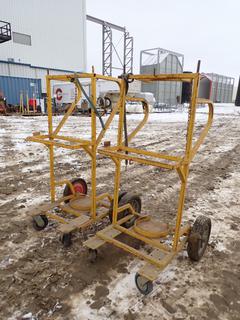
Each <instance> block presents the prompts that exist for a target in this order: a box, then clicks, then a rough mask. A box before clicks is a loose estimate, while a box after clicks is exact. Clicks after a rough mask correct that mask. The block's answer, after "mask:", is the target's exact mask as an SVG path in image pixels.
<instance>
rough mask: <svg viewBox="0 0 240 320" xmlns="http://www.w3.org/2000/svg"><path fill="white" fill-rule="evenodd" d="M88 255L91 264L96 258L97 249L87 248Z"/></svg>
mask: <svg viewBox="0 0 240 320" xmlns="http://www.w3.org/2000/svg"><path fill="white" fill-rule="evenodd" d="M88 254H89V261H90V262H91V263H94V262H96V260H97V256H98V252H97V249H91V248H89V249H88Z"/></svg>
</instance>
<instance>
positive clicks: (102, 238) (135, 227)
mask: <svg viewBox="0 0 240 320" xmlns="http://www.w3.org/2000/svg"><path fill="white" fill-rule="evenodd" d="M126 78H127V79H126ZM199 79H200V74H199V72H198V71H197V73H192V74H186V73H183V74H156V75H128V76H123V80H122V87H121V97H120V103H121V105H120V115H119V124H118V140H117V145H116V146H110V147H105V148H99V150H98V152H99V153H100V154H102V155H104V156H106V157H109V158H111V159H112V160H113V161H114V164H115V167H116V171H115V186H114V201H113V207H112V208H111V211H110V214H111V215H112V224H111V225H110V226H108V227H106V228H104V229H103V230H101V231H98V232H97V233H96V235H95V236H94V237H92V238H89V239H88V240H87V241H86V242H85V243H84V245H85V246H87V247H88V248H91V249H92V250H97V249H98V248H99V247H100V246H102V245H103V244H104V243H106V242H107V243H111V244H112V245H115V246H116V247H119V248H122V249H123V250H125V251H127V252H129V253H131V254H133V255H136V256H137V257H139V258H140V259H142V260H144V261H145V265H143V267H142V268H141V269H140V270H139V271H138V272H137V273H136V275H135V283H136V286H137V288H138V289H139V291H140V292H141V293H143V294H148V293H150V292H151V291H152V289H153V281H154V280H156V279H157V277H158V275H159V272H160V271H161V270H163V269H164V268H165V267H166V266H167V265H168V264H169V263H170V262H171V260H172V259H173V258H174V257H175V256H176V255H177V253H178V252H179V251H181V250H182V249H183V248H184V246H185V244H186V243H187V252H188V255H189V257H190V258H191V259H193V260H196V261H197V260H199V259H200V258H201V257H202V255H203V253H204V251H205V249H206V246H207V244H208V240H209V236H210V232H211V220H210V219H209V218H207V217H205V216H199V217H198V218H197V219H196V221H195V222H194V224H193V226H191V225H190V224H186V225H182V214H183V207H184V199H185V192H186V186H187V179H188V174H189V165H190V162H191V161H192V159H193V158H194V156H195V154H196V152H197V150H198V149H199V147H200V145H201V143H202V142H203V140H204V138H205V136H206V135H207V133H208V130H209V128H210V127H211V124H212V119H213V104H212V102H211V101H209V100H204V99H198V98H197V95H198V85H199ZM129 80H130V81H133V80H140V81H146V82H151V81H180V82H190V84H191V85H192V97H191V102H190V105H189V114H188V125H187V135H186V147H185V152H184V155H183V156H174V155H166V154H162V153H158V152H152V151H146V150H141V149H137V148H131V147H129V146H128V147H126V146H125V145H124V142H123V122H124V104H125V99H126V85H127V82H128V81H129ZM200 103H201V104H207V105H208V107H209V113H208V120H207V123H206V125H205V127H204V129H203V130H202V132H201V134H200V136H199V137H198V139H197V141H196V142H195V143H194V144H193V133H194V122H195V114H196V106H197V104H200ZM122 160H128V161H132V162H137V163H140V164H143V165H150V166H153V167H157V168H164V169H168V170H175V171H176V173H177V174H178V176H179V179H180V183H181V187H180V192H179V200H178V208H177V213H176V221H175V224H174V225H169V224H167V223H164V222H162V221H159V220H157V219H155V218H153V217H151V216H150V215H142V214H141V215H140V210H141V199H140V197H139V196H137V195H135V194H130V193H125V194H123V195H122V194H119V186H120V175H121V162H122ZM120 234H126V235H128V236H130V237H132V238H135V239H138V240H140V241H142V242H143V243H145V244H148V246H150V247H151V249H152V250H151V253H149V254H147V253H144V252H143V251H140V250H137V249H135V248H134V247H132V246H131V245H129V244H126V243H124V242H122V241H121V240H120V239H121V238H120V239H119V238H118V236H119V235H120ZM169 238H170V239H172V243H171V245H169ZM166 240H168V241H166Z"/></svg>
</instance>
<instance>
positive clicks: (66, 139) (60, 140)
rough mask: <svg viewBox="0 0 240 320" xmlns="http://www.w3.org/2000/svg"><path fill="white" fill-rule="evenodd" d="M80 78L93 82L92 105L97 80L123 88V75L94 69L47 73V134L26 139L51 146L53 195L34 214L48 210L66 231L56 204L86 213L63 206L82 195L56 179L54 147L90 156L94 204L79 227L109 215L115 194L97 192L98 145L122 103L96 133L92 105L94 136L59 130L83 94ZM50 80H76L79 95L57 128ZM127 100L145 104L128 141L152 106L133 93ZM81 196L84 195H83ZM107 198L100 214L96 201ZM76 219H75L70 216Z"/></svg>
mask: <svg viewBox="0 0 240 320" xmlns="http://www.w3.org/2000/svg"><path fill="white" fill-rule="evenodd" d="M78 79H84V80H87V79H88V80H90V82H91V100H92V103H93V105H95V106H96V102H97V89H96V88H97V86H96V83H97V80H99V79H100V80H105V81H111V82H114V83H116V84H117V85H118V86H119V90H120V92H121V91H122V90H121V86H122V82H121V80H120V79H117V78H114V77H109V76H103V75H99V74H95V73H75V74H68V75H47V76H46V83H47V111H48V134H45V135H43V134H41V133H39V132H37V133H34V134H33V136H31V137H28V138H27V139H26V140H27V141H31V142H38V143H41V144H43V145H45V146H46V147H48V150H49V172H50V197H51V203H50V204H46V205H44V206H41V205H40V206H39V207H38V208H34V209H33V210H32V211H33V215H34V216H37V215H41V214H45V215H46V216H47V217H48V218H51V219H52V220H56V221H58V222H59V223H60V224H62V226H60V228H59V230H60V231H61V232H62V233H64V232H65V230H69V226H67V227H66V225H68V223H69V220H66V219H64V218H63V217H61V216H59V215H57V214H53V213H51V210H52V209H53V208H56V207H59V208H60V209H61V210H62V211H63V212H64V213H67V214H70V215H75V216H76V217H83V218H85V217H86V211H85V210H83V211H82V212H81V210H79V211H78V212H76V211H74V210H72V209H71V208H64V210H63V205H64V202H65V201H66V200H67V201H69V200H70V201H71V200H73V199H76V198H79V195H78V194H76V192H75V191H74V188H73V185H72V183H71V181H70V180H68V179H64V180H60V181H56V179H55V166H54V160H55V153H54V150H55V148H64V149H68V150H82V151H84V152H85V153H86V154H87V155H88V156H89V157H90V161H91V189H92V190H91V191H92V192H91V196H90V198H91V205H90V208H89V211H90V215H89V216H90V218H89V219H88V220H86V219H83V220H81V224H80V225H79V224H78V227H77V229H80V228H86V227H88V226H89V225H91V224H93V223H94V222H96V221H99V220H101V219H102V218H104V217H106V215H107V214H108V210H109V207H110V205H111V202H112V200H113V198H112V196H111V195H110V194H109V193H103V194H100V195H97V185H96V178H97V176H96V168H97V148H98V146H99V144H100V143H101V141H102V139H103V137H104V135H105V133H106V131H107V130H108V128H109V126H110V124H111V123H112V120H113V118H114V116H115V115H116V114H117V113H118V112H119V103H117V104H116V105H115V106H114V107H113V109H112V111H111V113H110V115H109V116H108V118H107V120H106V121H105V123H104V127H103V128H102V130H101V131H100V132H99V133H98V135H97V127H96V120H97V116H96V113H95V111H94V110H93V109H91V138H90V139H88V140H86V139H81V138H79V137H72V136H64V135H61V134H60V131H61V130H62V128H63V127H64V125H65V123H66V122H67V120H68V119H69V117H70V116H71V115H72V113H73V112H74V109H75V107H76V106H77V104H78V102H79V100H80V99H81V97H82V87H81V86H80V85H79V83H78V81H77V80H78ZM51 81H53V82H54V81H62V82H71V83H74V84H75V86H76V90H77V95H76V99H75V101H74V102H72V104H71V106H70V107H69V109H68V110H67V112H66V113H65V115H64V116H63V118H62V119H61V121H60V122H59V123H58V124H57V125H56V127H55V128H53V112H52V93H51ZM126 100H127V101H138V102H141V103H142V106H143V113H144V117H143V119H142V121H141V122H140V123H139V124H138V125H137V126H136V128H135V129H134V130H133V131H132V132H131V133H130V134H129V141H131V139H133V138H134V137H135V135H136V134H137V132H138V131H139V130H140V129H141V128H142V127H143V126H144V124H145V123H146V122H147V119H148V115H149V106H148V103H147V101H146V100H144V99H142V98H132V97H126ZM63 185H68V186H69V188H70V190H71V192H72V194H71V195H69V196H63V197H61V198H59V199H56V187H59V186H63ZM80 196H82V195H80ZM102 200H107V201H108V205H107V206H105V208H106V210H104V212H101V213H100V214H97V203H98V202H100V201H102ZM71 221H73V220H71Z"/></svg>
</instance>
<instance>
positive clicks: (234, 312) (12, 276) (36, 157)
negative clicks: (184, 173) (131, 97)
mask: <svg viewBox="0 0 240 320" xmlns="http://www.w3.org/2000/svg"><path fill="white" fill-rule="evenodd" d="M214 109H215V116H214V122H213V126H212V128H211V130H210V132H209V134H208V136H207V138H206V140H205V142H204V144H203V146H202V147H201V148H200V150H199V152H198V154H197V156H196V158H195V159H194V161H193V164H192V166H191V171H190V176H189V184H188V193H187V198H186V204H185V213H184V219H186V220H190V221H194V219H195V218H196V217H197V216H198V215H199V214H205V215H207V216H208V217H210V218H211V219H212V235H211V238H210V244H209V246H208V248H207V251H206V253H205V255H204V257H203V259H202V260H201V261H200V262H199V263H192V262H191V261H190V260H189V259H188V257H187V254H186V252H185V251H184V252H182V253H181V254H179V256H178V258H177V259H175V260H174V261H173V263H171V265H169V266H168V267H167V268H166V269H165V270H164V271H163V272H162V273H160V275H159V279H158V280H157V281H156V283H155V284H154V290H153V292H152V293H151V294H150V295H149V296H147V297H143V296H142V295H141V294H140V293H139V292H138V291H137V289H136V287H135V284H134V275H135V273H136V272H137V270H138V268H139V267H140V266H141V265H142V262H141V261H140V260H138V259H137V258H135V257H132V256H131V255H128V254H126V253H124V252H122V251H121V250H120V249H117V248H115V247H112V246H110V245H106V246H105V247H103V248H102V249H101V250H100V252H99V259H98V261H97V262H96V263H95V264H91V263H89V261H88V255H87V252H86V250H85V249H84V248H83V247H82V242H83V240H84V235H83V234H82V233H77V234H76V235H75V238H74V241H73V245H72V247H71V248H69V249H64V248H63V247H62V245H61V243H60V242H59V240H58V235H57V233H56V224H55V223H52V222H51V223H50V224H49V226H48V227H47V228H46V229H45V230H44V231H42V232H39V233H37V232H36V231H35V230H33V229H32V227H31V219H30V212H29V208H30V207H32V206H33V205H38V204H39V203H42V202H44V201H46V200H48V199H49V192H48V190H49V165H48V154H47V149H46V148H45V147H43V146H41V145H39V144H34V143H30V142H26V141H25V138H26V137H27V136H29V135H31V134H32V132H33V131H41V132H47V117H29V118H24V117H17V116H11V117H1V125H0V141H1V151H0V169H1V173H0V177H1V185H0V241H1V244H2V245H1V247H0V278H1V284H0V295H1V301H0V319H9V320H10V319H11V320H15V319H32V320H33V319H39V320H41V319H64V320H65V319H66V320H68V319H69V320H70V319H71V320H72V319H73V320H82V319H84V320H85V319H89V320H92V319H94V320H95V319H96V320H103V319H114V320H115V319H117V320H118V319H125V320H132V319H140V320H141V319H163V320H171V319H173V320H180V319H187V320H200V319H201V320H202V319H206V320H207V319H211V320H212V319H213V320H214V319H219V320H237V319H239V314H240V294H239V287H240V279H239V259H240V255H239V245H240V240H239V225H240V217H239V193H240V183H239V181H240V175H239V156H240V144H239V136H240V125H239V120H240V117H239V115H240V108H236V107H234V105H232V104H215V107H214ZM206 112H207V108H206V107H202V108H199V109H198V111H197V117H196V136H197V135H198V134H199V133H200V131H201V129H202V127H203V124H204V122H205V121H206ZM141 117H142V115H140V114H129V115H128V126H129V130H131V129H133V128H134V127H135V126H136V125H137V124H138V122H139V120H140V119H141ZM60 119H61V116H57V117H54V123H55V125H56V123H58V122H59V121H60ZM117 120H118V116H116V118H115V119H114V121H113V123H112V125H111V128H110V130H109V131H108V133H107V135H106V137H105V139H104V140H111V141H114V139H116V129H117ZM186 122H187V112H186V110H183V111H182V112H174V113H169V114H168V113H162V114H160V113H152V114H150V116H149V121H148V124H147V125H146V126H145V127H144V129H143V130H142V131H141V132H140V133H139V135H137V136H136V138H135V139H134V141H133V145H134V146H136V147H141V148H145V149H146V150H151V151H160V150H161V151H163V152H170V153H173V154H180V153H181V151H182V150H183V148H184V146H185V135H186ZM89 123H90V119H89V118H88V117H71V119H70V120H69V122H68V123H67V124H66V127H65V128H64V133H65V134H67V135H71V134H74V135H75V136H81V137H83V138H87V137H89V135H90V131H89ZM98 130H100V125H99V124H98ZM98 164H99V169H98V182H99V183H98V186H99V192H102V191H109V192H112V188H113V173H114V166H113V165H112V163H111V161H110V160H108V159H102V158H99V159H98ZM56 175H57V178H63V177H68V178H74V177H76V176H82V177H83V178H84V179H86V180H87V181H88V182H89V181H90V165H89V160H88V158H87V157H86V155H85V154H83V153H79V152H77V151H66V150H61V149H59V150H57V152H56ZM89 187H90V186H89ZM122 187H123V188H125V189H126V190H137V192H139V193H141V197H142V203H143V212H145V211H146V212H148V213H152V214H153V215H154V216H156V217H158V218H161V219H170V220H171V219H173V218H174V216H175V208H176V201H177V196H178V195H177V192H176V191H177V189H178V180H177V177H176V175H175V173H174V172H169V173H165V172H163V173H162V172H159V171H157V170H156V169H153V168H151V167H144V166H141V165H137V164H133V165H131V166H129V167H128V168H127V169H124V168H123V172H122ZM59 192H61V190H59ZM31 213H32V212H31ZM89 232H90V234H91V233H92V232H93V231H92V230H90V231H89ZM143 250H144V248H143Z"/></svg>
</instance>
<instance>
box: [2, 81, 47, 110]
mask: <svg viewBox="0 0 240 320" xmlns="http://www.w3.org/2000/svg"><path fill="white" fill-rule="evenodd" d="M0 92H1V93H2V94H3V96H4V97H5V98H7V103H8V104H12V105H19V103H20V95H21V93H22V94H23V97H24V103H26V96H27V95H28V97H29V99H31V98H35V99H39V98H41V94H42V84H41V79H32V78H20V77H9V76H0Z"/></svg>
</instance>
